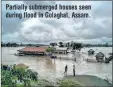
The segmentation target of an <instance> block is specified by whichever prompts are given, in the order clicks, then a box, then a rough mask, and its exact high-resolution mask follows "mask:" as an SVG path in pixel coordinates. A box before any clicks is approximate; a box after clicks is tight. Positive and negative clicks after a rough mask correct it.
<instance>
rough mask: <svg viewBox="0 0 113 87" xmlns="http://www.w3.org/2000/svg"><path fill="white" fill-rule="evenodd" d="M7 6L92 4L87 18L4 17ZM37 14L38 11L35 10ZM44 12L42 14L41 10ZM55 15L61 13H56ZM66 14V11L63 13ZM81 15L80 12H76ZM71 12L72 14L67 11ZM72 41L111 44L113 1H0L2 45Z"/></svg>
mask: <svg viewBox="0 0 113 87" xmlns="http://www.w3.org/2000/svg"><path fill="white" fill-rule="evenodd" d="M7 3H9V4H12V5H14V4H26V5H31V4H39V5H41V4H45V5H46V4H48V5H49V4H50V5H52V4H53V5H54V4H62V5H91V8H92V9H91V10H90V11H85V12H88V13H89V14H90V16H91V17H90V18H70V19H66V18H64V19H63V18H61V19H55V18H53V19H50V18H49V19H47V18H38V17H37V18H29V19H24V18H23V19H16V18H11V19H10V18H6V16H5V14H6V12H19V13H22V12H23V11H18V10H17V11H14V10H13V11H11V10H6V7H5V5H6V4H7ZM27 11H28V12H30V11H29V10H27ZM37 12H39V11H38V10H37ZM40 12H43V11H40ZM56 12H60V11H59V10H57V11H56ZM64 12H65V11H64ZM75 12H80V11H78V10H77V11H75ZM68 13H71V11H68ZM60 41H64V42H68V41H75V42H81V43H93V44H100V43H110V44H111V43H112V2H111V1H2V42H16V43H44V44H49V43H50V42H60Z"/></svg>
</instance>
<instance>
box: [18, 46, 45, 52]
mask: <svg viewBox="0 0 113 87" xmlns="http://www.w3.org/2000/svg"><path fill="white" fill-rule="evenodd" d="M46 49H47V47H25V48H23V49H20V50H18V51H24V52H45V51H46Z"/></svg>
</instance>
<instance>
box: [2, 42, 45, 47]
mask: <svg viewBox="0 0 113 87" xmlns="http://www.w3.org/2000/svg"><path fill="white" fill-rule="evenodd" d="M1 46H2V47H20V46H37V47H38V46H44V44H23V43H20V44H19V43H11V42H8V43H3V42H2V43H1Z"/></svg>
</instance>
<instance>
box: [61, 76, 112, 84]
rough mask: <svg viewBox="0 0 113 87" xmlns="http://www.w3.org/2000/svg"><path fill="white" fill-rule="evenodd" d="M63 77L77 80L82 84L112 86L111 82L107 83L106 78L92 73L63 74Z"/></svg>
mask: <svg viewBox="0 0 113 87" xmlns="http://www.w3.org/2000/svg"><path fill="white" fill-rule="evenodd" d="M63 79H68V80H72V81H77V82H79V83H81V84H83V85H84V86H112V83H109V82H108V81H107V80H105V79H102V78H100V77H97V76H94V75H75V77H73V76H72V75H67V76H64V78H63ZM103 84H104V85H103Z"/></svg>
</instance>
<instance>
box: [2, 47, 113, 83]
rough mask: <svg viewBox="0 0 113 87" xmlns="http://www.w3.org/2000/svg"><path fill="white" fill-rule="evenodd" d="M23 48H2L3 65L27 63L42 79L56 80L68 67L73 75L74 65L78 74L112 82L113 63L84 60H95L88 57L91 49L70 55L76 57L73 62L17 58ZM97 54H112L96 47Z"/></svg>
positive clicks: (69, 56) (41, 58)
mask: <svg viewBox="0 0 113 87" xmlns="http://www.w3.org/2000/svg"><path fill="white" fill-rule="evenodd" d="M20 48H22V47H2V63H3V64H9V65H10V64H17V63H25V64H26V65H28V66H29V67H30V68H31V69H33V70H35V71H37V72H38V74H39V77H40V78H45V79H50V80H54V79H57V78H62V77H63V76H64V67H65V65H66V64H67V65H68V75H72V74H73V64H75V65H76V74H79V75H81V74H84V75H95V76H98V77H101V78H103V79H108V80H109V81H110V82H112V61H111V62H110V63H109V64H105V63H89V62H86V61H84V60H83V58H95V57H94V56H88V54H87V51H88V50H89V49H91V48H85V49H84V48H83V49H82V50H81V52H80V53H69V54H67V55H57V56H61V57H62V56H65V57H68V58H72V57H76V58H77V60H76V62H74V61H71V60H60V59H55V60H54V59H51V58H49V57H46V56H45V57H40V56H15V55H14V53H17V50H18V49H20ZM92 49H94V50H95V51H96V53H97V52H100V51H101V52H103V53H104V54H105V56H108V53H111V52H112V48H111V47H100V48H99V47H94V48H92Z"/></svg>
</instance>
